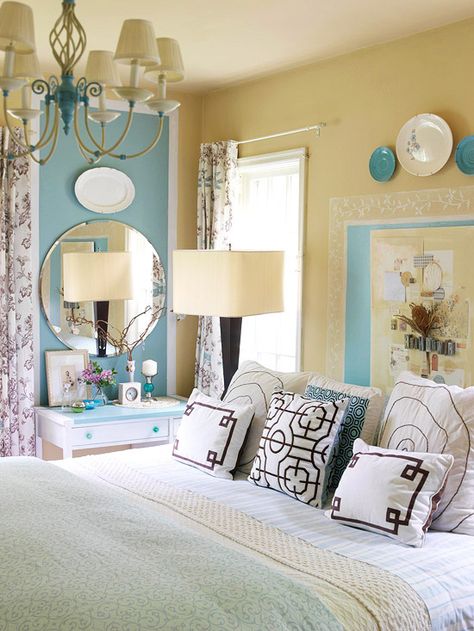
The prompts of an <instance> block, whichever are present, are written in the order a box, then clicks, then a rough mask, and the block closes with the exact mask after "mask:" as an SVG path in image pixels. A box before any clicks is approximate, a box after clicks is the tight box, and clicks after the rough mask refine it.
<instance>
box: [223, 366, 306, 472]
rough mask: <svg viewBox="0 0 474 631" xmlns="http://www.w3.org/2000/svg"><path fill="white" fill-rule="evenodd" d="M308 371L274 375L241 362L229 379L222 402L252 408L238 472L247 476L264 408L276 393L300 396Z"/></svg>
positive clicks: (260, 434) (264, 416) (260, 430)
mask: <svg viewBox="0 0 474 631" xmlns="http://www.w3.org/2000/svg"><path fill="white" fill-rule="evenodd" d="M313 374H314V373H311V372H277V371H275V370H270V369H269V368H265V367H264V366H261V365H260V364H259V363H257V362H255V361H245V362H242V364H241V366H240V367H239V369H238V371H237V372H236V373H235V375H234V376H233V378H232V381H231V382H230V384H229V388H228V390H227V392H226V395H225V397H224V401H225V402H226V403H232V404H234V403H235V404H240V405H248V404H249V403H250V404H252V405H254V407H255V415H254V417H253V420H252V424H251V426H250V430H249V434H248V437H247V440H246V441H245V445H244V449H243V452H242V455H241V457H240V458H239V465H238V466H239V469H241V470H242V471H244V472H245V473H249V472H250V469H251V468H252V463H253V459H254V458H255V455H256V453H257V451H258V445H259V442H260V438H261V436H262V432H263V428H264V426H265V420H266V417H267V410H268V406H269V405H270V399H271V398H272V394H273V393H274V392H275V391H276V390H287V391H290V392H297V393H299V394H303V392H304V391H305V388H306V384H307V383H308V380H309V378H310V377H311V376H312V375H313Z"/></svg>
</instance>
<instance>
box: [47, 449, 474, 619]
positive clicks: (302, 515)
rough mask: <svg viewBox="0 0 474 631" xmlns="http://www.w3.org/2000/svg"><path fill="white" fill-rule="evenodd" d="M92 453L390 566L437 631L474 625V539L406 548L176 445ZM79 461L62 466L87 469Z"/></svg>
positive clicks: (437, 538)
mask: <svg viewBox="0 0 474 631" xmlns="http://www.w3.org/2000/svg"><path fill="white" fill-rule="evenodd" d="M94 458H96V459H101V460H103V461H114V462H117V463H123V464H125V465H127V466H128V467H130V468H131V469H132V470H134V471H137V472H140V473H142V474H144V475H146V476H147V477H148V478H149V479H150V480H156V481H160V482H165V483H168V484H170V485H172V486H174V487H177V488H180V489H186V490H189V491H192V492H195V493H199V494H200V495H204V496H205V497H207V498H209V499H211V500H214V501H216V502H219V503H221V504H224V505H226V506H229V507H232V508H234V509H236V510H238V511H241V512H243V513H245V514H246V515H249V516H251V517H253V518H255V519H257V520H259V521H260V522H263V523H265V524H268V525H271V526H273V527H276V528H278V529H279V530H281V531H283V532H284V533H287V534H288V535H291V536H293V537H296V538H299V539H302V540H304V541H306V542H308V543H310V544H312V545H313V546H316V547H318V548H321V549H323V550H329V551H332V552H335V553H338V554H340V555H344V556H345V557H348V558H350V559H354V560H356V561H362V562H365V563H369V564H371V565H373V566H376V567H378V568H380V569H382V570H386V571H388V572H390V573H391V574H393V575H395V576H397V577H399V578H401V579H402V580H403V581H405V582H406V583H408V584H409V585H410V586H411V587H412V588H413V589H414V590H415V591H416V592H417V594H418V595H419V596H420V597H421V599H422V600H423V601H424V603H425V604H426V606H427V609H428V611H429V614H430V617H431V623H432V628H433V629H435V630H438V629H439V630H441V629H444V630H446V629H449V630H450V631H457V630H459V631H464V630H466V631H467V630H469V629H470V630H472V629H474V579H473V577H474V537H469V536H467V535H459V534H451V533H444V532H443V533H441V532H435V531H430V532H429V533H428V535H427V538H426V543H425V545H424V547H423V548H412V547H408V546H404V545H401V544H398V543H397V542H395V541H393V540H391V539H389V538H387V537H383V536H381V535H377V534H374V533H370V532H366V531H362V530H358V529H355V528H350V527H347V526H343V525H340V524H337V523H334V522H332V521H330V520H328V519H327V518H326V517H325V516H324V511H323V510H319V509H315V508H313V507H311V506H308V505H305V504H302V503H301V502H298V501H295V500H294V499H292V498H289V497H287V496H286V495H283V494H281V493H278V492H276V491H272V490H269V489H262V488H260V487H257V486H255V485H253V484H251V483H249V482H248V481H247V480H246V477H245V476H243V475H240V476H239V475H237V477H236V479H235V480H233V481H232V480H223V479H216V478H213V477H211V476H209V475H207V474H205V473H203V472H200V471H198V470H196V469H194V468H192V467H188V466H186V465H183V464H182V463H179V462H176V461H175V460H173V459H172V457H171V445H164V446H160V447H149V448H143V449H131V450H125V451H121V452H116V453H114V454H106V455H103V456H96V457H94ZM80 460H81V459H74V460H72V459H70V460H64V461H60V462H57V463H56V464H57V465H58V466H61V467H63V468H65V469H68V470H70V471H72V472H73V473H75V474H76V475H83V473H82V472H81V467H80V464H79V463H80ZM84 475H86V474H84Z"/></svg>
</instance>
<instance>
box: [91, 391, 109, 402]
mask: <svg viewBox="0 0 474 631" xmlns="http://www.w3.org/2000/svg"><path fill="white" fill-rule="evenodd" d="M92 398H93V399H94V403H95V404H96V406H101V405H108V403H109V399H108V398H107V395H106V394H105V392H104V388H103V386H93V388H92Z"/></svg>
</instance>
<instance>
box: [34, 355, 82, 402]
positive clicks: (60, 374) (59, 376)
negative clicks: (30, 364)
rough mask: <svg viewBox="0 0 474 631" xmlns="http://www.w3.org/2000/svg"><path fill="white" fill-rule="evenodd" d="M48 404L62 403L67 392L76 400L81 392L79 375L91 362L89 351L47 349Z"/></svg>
mask: <svg viewBox="0 0 474 631" xmlns="http://www.w3.org/2000/svg"><path fill="white" fill-rule="evenodd" d="M44 354H45V358H46V381H47V383H48V405H50V406H51V407H54V406H56V405H62V403H63V400H64V395H65V393H68V398H70V399H71V400H74V399H75V398H77V397H78V393H79V387H78V386H79V377H80V375H81V372H82V371H83V370H84V368H87V364H88V363H89V353H88V352H87V351H84V350H79V351H45V353H44Z"/></svg>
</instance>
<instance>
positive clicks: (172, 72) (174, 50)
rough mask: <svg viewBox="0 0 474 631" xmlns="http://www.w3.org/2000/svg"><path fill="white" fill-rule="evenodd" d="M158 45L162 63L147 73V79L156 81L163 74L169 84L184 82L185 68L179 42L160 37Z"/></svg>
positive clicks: (149, 69) (152, 67) (157, 41)
mask: <svg viewBox="0 0 474 631" xmlns="http://www.w3.org/2000/svg"><path fill="white" fill-rule="evenodd" d="M156 44H157V46H158V52H159V54H160V59H161V62H160V63H159V64H157V65H156V66H151V68H148V69H147V70H146V71H145V73H146V78H147V79H156V78H157V77H158V76H159V75H161V74H163V75H165V77H166V80H167V81H168V82H174V81H182V80H183V79H184V66H183V58H182V57H181V50H180V48H179V44H178V42H177V41H176V40H175V39H172V38H171V37H159V38H158V39H157V40H156Z"/></svg>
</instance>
